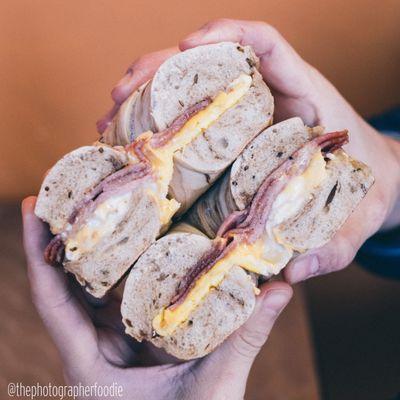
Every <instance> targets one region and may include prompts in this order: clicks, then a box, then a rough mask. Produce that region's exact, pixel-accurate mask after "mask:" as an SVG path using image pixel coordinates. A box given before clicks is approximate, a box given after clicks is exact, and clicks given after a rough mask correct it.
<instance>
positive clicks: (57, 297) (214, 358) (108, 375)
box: [22, 197, 292, 400]
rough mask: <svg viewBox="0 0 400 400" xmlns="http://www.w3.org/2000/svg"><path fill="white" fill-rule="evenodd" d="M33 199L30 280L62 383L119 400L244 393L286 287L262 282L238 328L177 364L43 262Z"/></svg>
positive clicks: (28, 209) (43, 229)
mask: <svg viewBox="0 0 400 400" xmlns="http://www.w3.org/2000/svg"><path fill="white" fill-rule="evenodd" d="M35 202H36V198H35V197H29V198H27V199H25V200H24V202H23V204H22V216H23V226H24V228H23V235H24V248H25V253H26V258H27V264H28V277H29V282H30V287H31V293H32V298H33V302H34V303H35V306H36V308H37V310H38V312H39V314H40V316H41V318H42V319H43V322H44V324H45V326H46V327H47V329H48V331H49V333H50V335H51V337H52V339H53V341H54V343H55V344H56V346H57V348H58V350H59V353H60V355H61V358H62V361H63V365H64V374H65V378H66V381H67V383H69V384H71V385H77V384H79V383H81V384H82V385H85V386H86V385H87V386H89V385H94V384H95V383H97V384H98V385H99V386H108V385H109V386H111V385H112V384H113V383H116V384H117V385H120V386H122V388H123V398H127V399H135V400H136V399H138V400H139V399H155V398H157V399H180V398H185V399H209V398H218V399H223V398H226V399H241V398H243V396H244V392H245V388H246V381H247V377H248V374H249V371H250V368H251V366H252V364H253V361H254V359H255V357H256V355H257V353H258V352H259V350H260V348H261V346H262V345H263V344H264V342H265V341H266V340H267V337H268V334H269V332H270V331H271V328H272V326H273V324H274V322H275V320H276V318H277V317H278V315H279V314H280V312H281V311H282V310H283V308H284V307H285V306H286V304H287V303H288V302H289V300H290V297H291V295H292V291H291V288H290V286H289V285H287V284H285V283H283V282H273V283H267V284H264V285H263V286H262V287H261V294H260V295H259V296H258V299H257V303H256V308H255V311H254V313H253V315H252V316H251V317H250V319H249V320H248V321H247V322H246V323H245V324H244V325H243V326H242V327H241V328H240V329H238V330H237V331H236V332H235V333H234V334H232V335H231V336H230V337H229V338H228V339H227V340H226V341H225V342H224V343H223V344H222V345H221V346H219V347H218V348H217V349H216V350H215V351H214V352H213V353H211V354H209V355H208V356H206V357H204V358H202V359H198V360H192V361H189V362H184V363H180V362H178V361H177V360H171V358H169V359H168V357H166V355H165V354H162V352H161V351H160V350H158V349H156V348H154V347H152V346H151V345H148V344H146V343H138V342H136V341H134V340H133V339H132V338H130V337H128V336H127V335H125V334H124V328H123V325H122V322H121V316H120V311H119V308H120V299H119V298H118V297H117V296H116V295H115V294H114V295H113V297H110V298H108V299H107V300H100V301H99V300H97V301H96V302H94V301H93V299H92V300H91V301H90V297H89V295H87V294H85V293H84V291H83V289H82V288H81V287H79V285H77V284H76V282H75V280H73V279H68V278H69V276H68V275H67V274H65V273H64V272H63V271H62V269H61V268H54V267H52V266H50V265H48V264H46V263H45V261H44V258H43V251H44V248H45V247H46V245H47V244H48V241H49V239H50V237H49V236H50V235H49V230H48V228H47V226H46V225H45V224H44V223H43V222H41V221H40V220H39V219H38V218H37V217H36V216H35V214H34V207H35ZM167 359H168V360H167ZM166 360H167V361H168V362H167V363H166Z"/></svg>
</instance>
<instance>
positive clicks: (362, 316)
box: [0, 0, 400, 399]
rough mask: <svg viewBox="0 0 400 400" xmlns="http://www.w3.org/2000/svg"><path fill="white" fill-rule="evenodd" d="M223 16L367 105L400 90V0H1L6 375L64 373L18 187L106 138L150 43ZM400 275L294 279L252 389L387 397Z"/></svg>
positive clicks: (0, 347)
mask: <svg viewBox="0 0 400 400" xmlns="http://www.w3.org/2000/svg"><path fill="white" fill-rule="evenodd" d="M218 17H227V18H241V19H257V20H263V21H267V22H269V23H270V24H272V25H274V26H275V27H276V28H278V29H279V30H280V31H281V33H282V34H283V35H284V36H285V37H286V38H287V40H288V41H289V42H291V43H292V45H293V46H294V47H295V48H296V49H297V51H298V52H299V53H300V54H301V55H302V56H303V57H304V58H305V59H306V60H307V61H308V62H309V63H311V64H312V65H314V66H315V67H317V68H318V69H319V70H320V71H322V72H323V74H325V75H326V76H327V77H328V79H330V80H331V81H332V82H333V83H334V85H335V86H336V87H337V88H338V89H339V91H341V92H342V93H343V95H344V96H345V97H346V98H347V99H348V100H349V101H350V102H351V103H352V104H353V105H354V107H355V108H356V109H357V110H358V111H359V112H360V113H361V114H362V115H364V116H366V117H369V116H372V115H375V114H378V113H380V112H382V111H383V110H386V109H388V108H390V107H392V106H395V105H398V104H399V103H400V74H399V71H400V41H399V39H400V24H399V21H400V2H399V0H381V1H379V2H377V1H376V0H346V1H344V0H339V1H338V0H325V1H317V0H290V1H289V0H269V1H268V0H236V1H232V0H230V1H228V0H219V1H215V0H201V1H193V0H191V1H190V0H186V1H183V0H180V1H178V0H168V1H148V0H147V1H142V0H130V1H129V0H85V1H82V0H68V1H60V0H36V1H33V0H2V1H1V2H0V87H1V94H0V113H1V115H0V135H1V144H2V145H1V146H0V220H1V230H0V235H1V237H0V240H1V243H2V246H1V251H0V253H1V259H0V268H1V269H2V279H1V280H0V289H1V292H0V319H1V324H0V360H1V361H0V383H1V388H0V390H1V395H0V398H3V396H4V395H3V389H4V387H5V385H6V384H7V382H10V381H13V382H17V381H20V382H24V383H26V384H30V383H35V382H40V383H47V382H52V383H62V373H61V366H60V362H59V359H58V356H57V353H56V351H55V349H54V347H53V345H52V344H51V342H50V340H49V338H48V336H47V334H46V332H45V331H44V328H43V326H42V324H41V322H40V321H39V319H38V317H37V315H36V313H35V311H34V309H33V307H32V305H31V302H30V298H29V291H28V287H27V282H26V277H25V266H24V258H23V254H22V252H21V244H20V217H19V211H18V206H19V202H20V200H21V199H22V198H23V197H24V196H26V195H28V194H34V193H36V192H37V191H38V188H39V185H40V181H41V177H42V175H43V173H44V172H45V171H46V169H48V168H49V167H50V166H51V165H52V164H53V163H54V162H55V161H56V160H57V159H58V158H60V156H61V155H63V154H64V153H66V152H67V151H70V150H71V149H73V148H75V147H78V146H81V145H83V144H88V143H90V142H92V141H94V140H95V139H96V138H97V134H96V131H95V121H96V120H97V119H98V118H99V117H100V116H101V115H102V114H103V113H104V112H105V111H107V110H108V108H110V106H111V104H112V103H111V99H110V95H109V93H110V90H111V88H112V86H113V84H114V83H115V82H116V81H117V80H118V79H120V77H122V75H123V74H124V72H125V70H126V68H127V67H128V66H129V64H130V63H131V62H132V61H133V60H134V59H135V58H136V57H138V56H140V55H141V54H144V53H147V52H150V51H154V50H157V49H160V48H164V47H169V46H171V45H174V44H175V43H177V41H178V40H179V39H180V38H182V37H183V36H185V35H186V34H187V33H189V32H191V31H193V30H195V29H196V28H198V27H199V26H200V25H202V24H204V23H205V22H207V21H208V20H210V19H213V18H218ZM399 311H400V284H399V283H397V282H395V281H389V280H385V279H383V278H380V277H376V276H373V275H371V274H369V273H367V272H365V271H364V270H362V269H361V268H360V267H359V266H357V265H352V266H351V267H350V268H349V269H347V270H345V271H344V272H340V273H337V274H335V275H332V276H328V277H323V278H318V279H315V280H313V281H310V282H308V283H306V284H305V285H303V286H301V285H300V286H298V287H297V288H296V296H295V300H294V301H293V302H292V304H291V305H290V306H289V308H288V310H287V312H286V313H285V314H284V316H283V317H282V318H281V320H280V321H279V322H278V324H277V327H276V329H275V330H274V331H273V334H272V337H271V340H270V341H269V342H268V344H267V346H265V349H264V350H263V352H262V354H261V355H260V357H259V358H258V360H257V363H256V365H255V367H254V369H253V370H252V375H251V378H250V382H249V388H248V394H247V397H248V398H250V399H264V398H268V399H320V398H321V399H384V398H385V399H389V398H394V396H395V395H396V393H397V392H399V391H400V379H399V377H400V363H399V360H400V341H399V338H400V323H399V315H400V314H399Z"/></svg>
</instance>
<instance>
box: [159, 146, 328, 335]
mask: <svg viewBox="0 0 400 400" xmlns="http://www.w3.org/2000/svg"><path fill="white" fill-rule="evenodd" d="M325 165H326V163H325V160H324V158H323V156H322V154H321V152H317V153H316V154H315V155H314V156H313V158H312V160H311V161H310V164H309V166H308V167H307V169H306V170H305V171H304V173H303V174H302V175H300V176H297V177H294V178H292V179H291V180H290V182H289V183H288V185H287V186H286V187H285V189H284V190H283V191H282V192H281V193H280V194H279V195H278V196H277V198H276V200H275V201H274V204H273V206H272V209H271V214H270V218H269V219H268V222H267V224H266V227H265V233H264V235H263V236H262V237H261V238H260V239H258V240H257V241H256V242H255V243H253V244H244V243H243V244H240V245H238V246H236V248H234V249H233V250H232V251H231V252H230V253H228V254H227V256H226V257H225V258H224V259H222V260H219V261H218V262H216V263H215V265H214V266H213V267H212V268H211V269H210V270H209V271H208V272H207V273H205V274H204V275H202V276H201V277H200V278H199V279H198V280H197V281H196V284H195V285H194V287H193V288H192V289H191V290H190V292H189V293H188V294H187V296H186V297H185V299H184V300H183V301H182V303H180V304H177V305H176V306H173V307H170V308H166V309H163V310H162V311H161V312H160V313H159V314H158V315H157V316H156V317H155V318H154V319H153V328H154V330H155V331H156V332H157V333H158V334H159V335H161V336H167V335H171V334H172V333H173V332H174V330H175V329H176V328H177V327H178V326H179V325H180V324H182V323H183V322H185V321H186V320H187V319H188V318H189V316H190V314H191V313H192V312H193V310H194V309H195V308H196V307H197V306H198V305H199V304H200V303H201V301H202V300H203V299H204V298H205V297H206V296H207V294H208V293H209V291H210V290H211V289H212V288H215V287H218V285H219V284H220V283H221V282H222V280H223V279H224V277H225V275H226V274H227V273H228V272H229V270H230V269H231V268H232V267H233V266H234V265H238V266H240V267H242V268H244V269H246V270H247V271H250V272H255V273H258V274H262V275H266V276H268V275H271V274H278V273H279V272H280V271H281V269H282V268H283V267H284V266H285V265H286V264H287V263H288V261H289V260H290V259H291V257H292V255H293V250H294V249H293V248H292V247H291V245H290V243H285V242H282V241H279V242H278V241H277V238H276V233H278V229H277V228H276V227H277V225H279V224H281V223H282V222H284V221H285V220H287V219H289V218H291V217H293V216H295V215H296V214H297V213H298V212H299V211H301V209H302V208H303V207H304V205H305V204H306V203H307V202H308V201H309V199H310V197H311V192H312V190H313V189H314V188H316V187H317V186H319V185H320V184H321V183H322V182H323V180H324V179H325V178H326V170H325Z"/></svg>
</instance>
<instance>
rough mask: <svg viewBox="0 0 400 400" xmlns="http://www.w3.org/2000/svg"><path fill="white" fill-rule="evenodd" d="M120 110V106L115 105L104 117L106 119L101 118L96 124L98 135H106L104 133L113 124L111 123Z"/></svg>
mask: <svg viewBox="0 0 400 400" xmlns="http://www.w3.org/2000/svg"><path fill="white" fill-rule="evenodd" d="M118 110H119V105H118V104H114V105H113V106H112V108H111V110H110V111H108V113H107V114H106V115H104V117H102V118H100V119H99V120H98V121H97V122H96V128H97V132H98V133H104V131H105V130H106V129H107V128H108V126H109V125H110V124H111V121H112V120H113V118H114V117H115V115H116V114H117V112H118Z"/></svg>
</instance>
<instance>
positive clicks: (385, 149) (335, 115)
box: [179, 19, 400, 283]
mask: <svg viewBox="0 0 400 400" xmlns="http://www.w3.org/2000/svg"><path fill="white" fill-rule="evenodd" d="M221 41H232V42H239V43H240V44H242V45H250V46H252V47H253V49H254V51H255V52H256V54H257V56H258V57H259V58H260V72H261V74H262V76H263V78H264V80H265V82H266V83H267V85H268V86H269V87H270V89H271V91H272V94H273V95H274V98H275V121H276V122H278V121H281V120H283V119H286V118H289V117H293V116H300V117H301V118H302V119H303V121H304V122H305V123H307V124H308V125H310V126H314V125H323V126H325V127H326V129H327V130H328V131H332V130H342V129H348V130H349V132H350V144H349V145H348V146H347V147H346V150H347V151H348V152H349V153H350V154H351V155H353V156H354V157H355V158H358V159H359V160H361V161H363V162H365V163H366V164H367V165H369V166H370V167H371V168H372V172H373V175H374V176H375V184H374V186H373V187H372V188H371V190H370V191H369V192H368V194H367V196H366V197H365V199H364V200H363V201H362V202H361V203H360V205H359V206H358V207H357V209H356V210H355V212H354V213H353V214H352V215H351V217H350V218H349V219H348V220H347V221H346V223H345V224H344V226H343V227H342V228H341V229H340V231H339V232H337V234H336V235H335V236H334V238H333V239H332V240H331V241H330V242H329V243H328V244H327V245H325V246H323V247H321V248H319V249H315V250H311V251H310V252H308V253H306V254H304V255H302V256H299V257H297V258H296V259H294V260H293V261H292V262H291V263H290V264H289V265H288V266H287V267H286V268H285V270H284V274H285V278H286V279H287V280H288V281H289V282H291V283H295V282H298V281H301V280H304V279H307V278H309V277H311V276H316V275H321V274H325V273H328V272H331V271H336V270H340V269H341V268H344V267H346V266H347V265H348V264H349V263H350V262H351V261H352V260H353V258H354V257H355V255H356V253H357V251H358V249H359V248H360V246H361V245H362V244H363V243H364V241H365V240H366V239H367V238H368V237H369V236H371V235H372V234H373V233H375V232H376V231H377V230H378V229H380V228H381V227H382V226H385V227H390V226H395V225H397V224H399V223H400V200H399V199H400V144H399V142H395V141H394V140H392V139H389V138H387V137H384V136H382V135H380V134H379V133H378V132H377V131H375V130H374V129H373V128H372V127H371V126H370V125H369V124H367V123H366V121H364V120H363V119H362V118H361V116H360V115H358V114H357V113H356V112H355V111H354V109H353V108H352V107H351V106H350V105H349V104H348V103H347V101H346V100H345V99H344V98H343V97H342V96H341V95H340V93H339V92H338V91H337V90H336V89H335V88H334V86H333V85H332V84H331V83H330V82H329V81H328V80H327V79H325V78H324V77H323V76H322V75H321V73H320V72H318V71H317V70H316V69H315V68H313V67H312V66H310V65H309V64H308V63H307V62H305V61H304V60H303V59H302V58H301V57H300V56H299V55H298V54H297V53H296V51H295V50H294V49H293V48H292V47H291V46H290V45H289V43H288V42H286V40H285V39H284V38H283V37H282V36H281V35H280V34H279V33H278V32H277V31H276V30H275V29H274V28H273V27H271V26H270V25H268V24H266V23H264V22H252V21H238V20H229V19H219V20H215V21H211V22H209V23H207V24H206V25H204V26H203V27H202V28H201V29H200V30H198V31H197V32H195V33H192V34H191V35H189V36H187V37H186V38H185V39H184V40H182V41H181V42H180V44H179V48H180V49H181V50H186V49H189V48H192V47H196V46H199V45H204V44H209V43H217V42H221Z"/></svg>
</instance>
